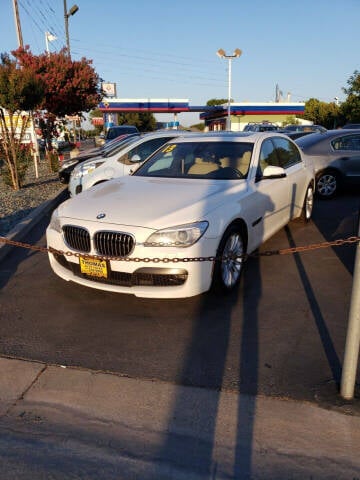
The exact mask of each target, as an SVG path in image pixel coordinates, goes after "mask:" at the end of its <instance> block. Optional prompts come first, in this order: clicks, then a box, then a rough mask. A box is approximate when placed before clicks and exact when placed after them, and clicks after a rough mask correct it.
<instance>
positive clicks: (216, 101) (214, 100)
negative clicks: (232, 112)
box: [206, 98, 233, 107]
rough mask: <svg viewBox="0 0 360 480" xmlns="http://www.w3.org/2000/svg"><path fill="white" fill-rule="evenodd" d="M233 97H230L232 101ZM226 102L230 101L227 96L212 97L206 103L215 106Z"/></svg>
mask: <svg viewBox="0 0 360 480" xmlns="http://www.w3.org/2000/svg"><path fill="white" fill-rule="evenodd" d="M232 101H233V99H230V102H232ZM224 103H228V99H227V98H211V99H210V100H208V101H207V102H206V105H207V106H208V107H215V106H217V105H223V104H224Z"/></svg>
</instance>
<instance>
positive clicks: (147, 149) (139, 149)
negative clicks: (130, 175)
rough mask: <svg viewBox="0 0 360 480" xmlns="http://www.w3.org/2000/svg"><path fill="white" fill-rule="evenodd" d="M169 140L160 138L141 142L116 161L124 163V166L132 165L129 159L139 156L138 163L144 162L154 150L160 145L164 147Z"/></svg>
mask: <svg viewBox="0 0 360 480" xmlns="http://www.w3.org/2000/svg"><path fill="white" fill-rule="evenodd" d="M169 140H170V138H169V137H161V138H154V139H152V140H148V141H147V142H143V143H141V144H140V145H137V146H136V147H134V148H132V149H131V150H129V151H128V152H127V153H125V154H124V155H121V157H119V158H118V160H117V161H118V162H120V163H124V164H125V165H132V164H133V162H131V161H130V159H131V158H132V157H133V156H134V155H139V157H140V161H141V162H143V161H144V160H146V158H147V157H149V156H150V155H151V154H152V153H154V152H155V150H157V149H158V148H160V147H161V145H164V143H166V142H168V141H169Z"/></svg>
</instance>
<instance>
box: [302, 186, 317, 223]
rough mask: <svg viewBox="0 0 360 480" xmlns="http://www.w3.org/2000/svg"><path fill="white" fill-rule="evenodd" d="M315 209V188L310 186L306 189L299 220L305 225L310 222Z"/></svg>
mask: <svg viewBox="0 0 360 480" xmlns="http://www.w3.org/2000/svg"><path fill="white" fill-rule="evenodd" d="M313 208H314V187H313V186H312V185H308V187H307V189H306V194H305V198H304V203H303V207H302V210H301V214H300V217H299V220H300V221H301V222H303V223H307V222H309V221H310V219H311V217H312V213H313Z"/></svg>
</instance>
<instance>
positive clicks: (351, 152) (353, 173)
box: [295, 129, 360, 198]
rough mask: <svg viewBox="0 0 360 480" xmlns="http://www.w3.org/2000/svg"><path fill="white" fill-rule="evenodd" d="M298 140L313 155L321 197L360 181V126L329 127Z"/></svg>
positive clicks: (329, 195) (301, 147) (317, 190)
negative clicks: (330, 128) (356, 128)
mask: <svg viewBox="0 0 360 480" xmlns="http://www.w3.org/2000/svg"><path fill="white" fill-rule="evenodd" d="M295 142H296V143H297V145H298V146H299V147H300V149H301V150H302V151H303V152H304V153H305V154H306V155H308V156H309V157H311V160H312V162H313V165H314V169H315V175H316V190H315V191H316V194H317V196H318V197H320V198H332V197H334V196H335V195H336V194H337V193H338V192H339V191H340V190H342V189H344V188H345V187H346V186H356V185H360V130H357V131H356V130H344V129H340V130H328V131H326V132H323V133H312V134H310V135H306V136H304V137H300V138H298V139H296V140H295Z"/></svg>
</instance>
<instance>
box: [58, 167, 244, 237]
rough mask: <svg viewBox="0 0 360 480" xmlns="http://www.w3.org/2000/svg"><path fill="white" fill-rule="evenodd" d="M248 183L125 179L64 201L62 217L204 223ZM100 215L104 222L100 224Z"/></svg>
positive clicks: (129, 222)
mask: <svg viewBox="0 0 360 480" xmlns="http://www.w3.org/2000/svg"><path fill="white" fill-rule="evenodd" d="M246 185H247V183H246V181H245V180H240V179H238V180H210V179H209V180H204V179H202V180H194V179H172V178H146V177H140V176H139V177H137V176H128V177H122V178H119V179H115V180H111V181H109V182H105V183H102V184H99V185H96V186H94V187H92V188H90V189H89V190H86V191H84V192H83V193H81V194H79V195H77V196H76V197H73V198H71V199H70V200H67V201H65V202H64V203H63V204H61V205H60V207H59V215H60V216H61V217H67V218H69V219H70V218H71V219H78V220H86V221H97V222H99V221H101V222H102V223H104V224H106V223H111V224H118V225H132V226H141V227H147V228H155V229H157V228H166V227H169V226H172V225H181V224H185V223H189V222H194V221H198V220H203V219H204V218H206V215H207V214H208V213H209V212H211V211H212V210H214V209H215V208H218V207H220V206H221V205H223V204H224V203H225V202H228V201H229V199H230V198H231V197H232V196H233V195H235V194H236V195H237V196H238V195H239V193H241V192H245V191H246ZM99 214H105V216H104V218H103V219H101V220H97V216H98V215H99Z"/></svg>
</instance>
